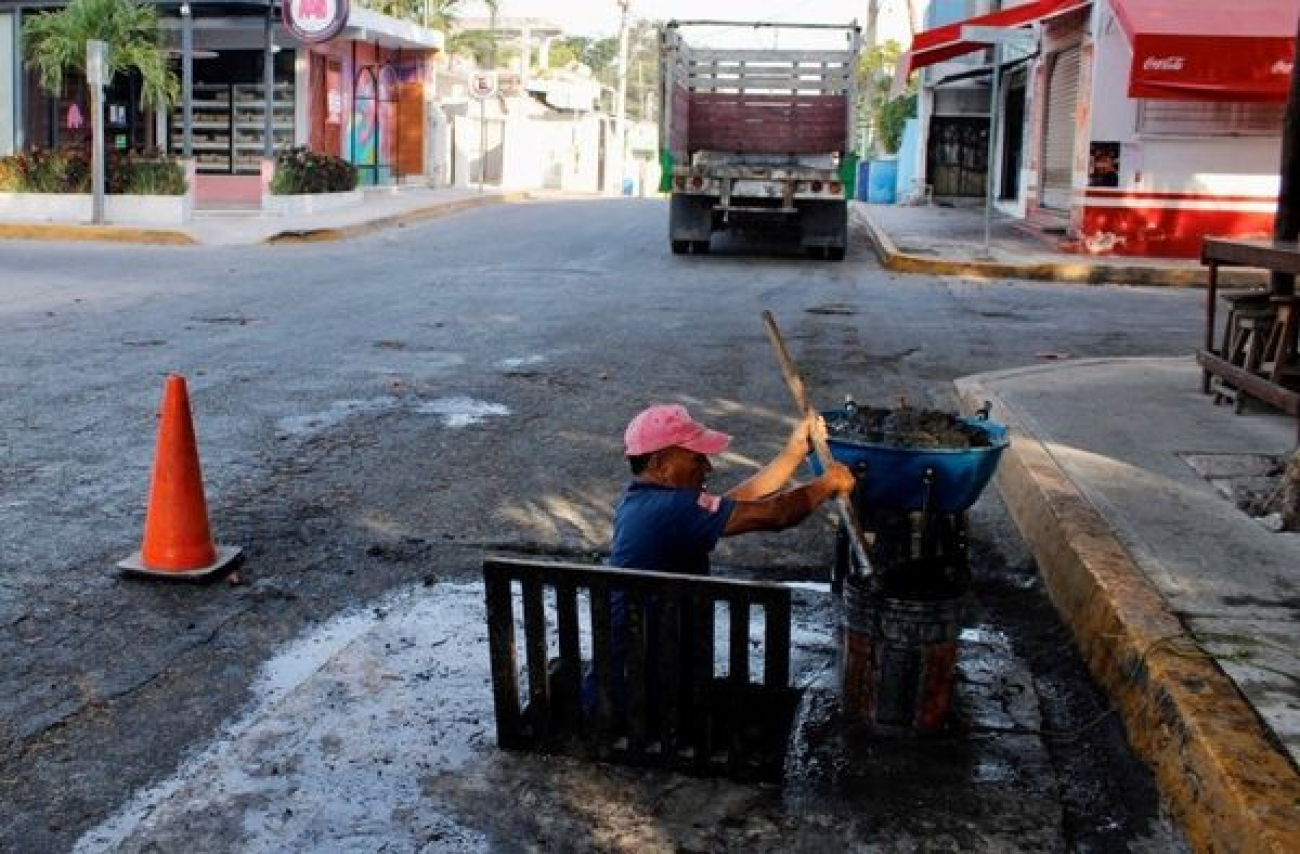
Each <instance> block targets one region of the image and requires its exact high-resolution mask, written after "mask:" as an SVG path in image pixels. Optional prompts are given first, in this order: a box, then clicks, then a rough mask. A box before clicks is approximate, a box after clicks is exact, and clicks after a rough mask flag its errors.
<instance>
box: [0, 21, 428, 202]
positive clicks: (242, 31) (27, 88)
mask: <svg viewBox="0 0 1300 854" xmlns="http://www.w3.org/2000/svg"><path fill="white" fill-rule="evenodd" d="M157 5H158V8H159V13H160V18H161V27H162V30H163V37H164V43H165V44H166V45H167V49H168V52H169V53H170V54H171V56H172V57H173V60H174V62H175V66H174V70H175V71H176V74H177V76H178V78H179V79H180V80H181V82H182V96H181V99H180V102H179V103H178V104H176V105H175V106H174V107H173V109H172V110H171V111H170V112H169V113H168V114H166V115H159V114H153V113H146V112H144V111H142V110H141V109H140V104H139V92H138V80H137V79H135V76H134V75H129V74H128V75H118V76H117V77H116V78H115V79H114V81H113V83H112V85H111V86H110V87H109V88H108V90H107V92H106V97H105V127H106V131H107V137H106V139H107V142H108V145H109V146H110V147H113V148H118V149H123V150H125V149H132V150H156V151H163V152H166V153H168V154H170V155H172V156H175V157H184V158H190V159H192V160H193V163H194V170H195V180H194V189H195V197H196V204H197V205H198V206H200V207H203V206H237V207H248V206H256V205H258V204H260V200H261V195H262V192H263V190H264V187H265V184H266V182H267V181H268V180H269V177H270V168H269V164H270V162H271V161H272V159H273V157H274V155H275V152H276V151H278V150H280V149H282V148H284V147H285V146H289V145H310V146H311V147H312V148H313V149H314V150H317V151H320V152H322V153H328V154H333V155H337V156H340V157H343V158H345V159H347V160H349V161H351V162H353V163H355V164H356V165H357V167H358V169H359V170H360V172H361V176H362V181H363V182H364V183H370V184H383V183H390V182H393V181H395V180H397V179H398V178H399V177H400V176H409V175H420V174H422V173H423V172H424V171H425V164H424V161H423V152H424V148H425V146H424V142H423V134H424V116H425V103H424V99H425V95H424V92H425V86H424V81H425V80H426V79H427V77H428V75H429V73H430V64H431V59H432V57H433V56H435V55H436V54H437V52H438V51H440V50H441V48H442V44H443V37H442V35H441V34H440V33H437V32H434V31H431V30H427V29H424V28H423V27H419V26H417V25H415V24H412V23H410V22H407V21H400V20H397V19H394V18H390V17H388V16H385V15H380V14H378V13H375V12H372V11H370V10H367V9H360V8H357V9H349V8H348V6H347V4H346V2H340V0H287V2H286V4H285V5H286V6H287V7H288V10H287V18H286V9H285V8H282V4H281V3H280V2H279V0H194V2H188V3H167V2H164V3H158V4H157ZM299 7H301V13H300V17H301V18H302V19H303V20H304V21H305V22H306V26H297V25H295V23H296V22H295V20H294V10H295V8H299ZM57 8H59V5H57V4H42V3H39V2H38V3H32V2H22V3H15V2H12V0H0V51H4V50H5V49H6V47H7V48H8V50H9V51H11V52H12V59H10V60H9V61H7V62H5V64H4V67H5V69H6V70H8V72H9V76H10V77H11V78H12V80H11V81H10V83H9V86H8V88H9V90H10V94H9V97H8V98H7V99H6V98H4V97H3V96H4V94H5V88H6V87H5V84H6V79H7V78H6V77H5V76H4V73H3V72H0V151H3V150H4V149H3V146H4V145H5V144H6V141H8V143H9V145H10V147H11V149H12V150H20V149H23V148H28V147H33V146H40V147H53V146H58V145H64V144H80V143H84V142H85V141H86V140H87V139H88V134H89V129H90V122H89V116H88V115H87V106H86V104H87V92H86V86H85V81H84V79H83V78H82V77H81V75H80V74H70V75H68V78H67V80H66V83H65V86H64V91H63V92H62V93H60V94H59V96H58V97H55V96H52V95H51V94H49V93H48V92H46V91H44V90H43V89H42V88H41V87H40V85H39V82H38V81H37V79H36V75H35V74H34V73H32V72H31V71H30V70H29V69H28V68H26V66H25V64H24V63H23V62H22V61H21V58H20V50H21V48H20V44H21V41H20V38H19V35H20V33H21V28H22V20H23V17H24V16H28V15H33V14H40V13H41V12H43V11H46V10H51V9H57ZM331 16H334V19H333V20H332V22H331V21H330V20H329V19H330V17H331ZM316 19H319V20H320V21H322V22H324V23H326V24H328V26H321V27H314V26H313V25H314V24H315V23H317V20H316ZM7 32H9V37H8V38H6V33H7ZM0 58H3V53H0ZM6 104H7V105H9V108H8V109H5V108H4V107H5V106H6ZM6 117H8V121H9V126H10V127H11V128H12V129H11V130H10V131H9V132H8V134H7V136H6V134H5V129H6V124H5V121H6Z"/></svg>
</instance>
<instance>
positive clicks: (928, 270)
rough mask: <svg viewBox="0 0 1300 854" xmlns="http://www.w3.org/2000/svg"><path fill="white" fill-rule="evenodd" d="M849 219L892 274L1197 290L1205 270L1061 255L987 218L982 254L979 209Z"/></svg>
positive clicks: (1246, 275)
mask: <svg viewBox="0 0 1300 854" xmlns="http://www.w3.org/2000/svg"><path fill="white" fill-rule="evenodd" d="M849 210H850V219H851V222H852V224H853V225H854V226H856V227H857V228H858V229H860V230H861V232H862V233H863V235H864V236H865V238H866V239H867V241H868V244H869V245H870V246H871V248H872V250H874V251H875V253H876V256H877V257H878V258H879V259H880V263H881V264H882V265H883V266H884V267H886V268H887V269H890V270H894V271H896V272H900V273H923V274H929V275H936V276H968V277H971V278H981V279H1036V280H1040V281H1059V282H1079V283H1090V284H1124V285H1165V286H1171V287H1199V286H1202V285H1204V284H1205V282H1206V270H1205V267H1203V266H1202V265H1201V264H1200V262H1199V261H1182V260H1166V259H1155V258H1126V257H1123V256H1110V255H1105V254H1095V255H1094V254H1089V253H1088V252H1086V251H1080V252H1066V251H1062V250H1061V249H1060V248H1059V243H1060V242H1061V238H1060V237H1059V236H1056V235H1043V234H1037V233H1035V232H1034V231H1033V230H1032V229H1029V228H1027V227H1026V226H1025V224H1024V223H1023V222H1022V221H1020V220H1017V219H1012V218H1010V217H1007V216H1004V215H1003V214H1001V213H999V212H997V211H994V213H993V217H992V219H991V221H990V228H989V243H988V250H989V251H988V253H987V254H986V253H985V251H984V208H983V206H979V207H973V208H972V207H963V208H956V207H940V206H938V205H922V206H915V207H913V206H908V205H869V204H865V203H863V202H852V203H850V209H849ZM1219 278H1220V281H1221V282H1223V283H1224V284H1232V285H1243V284H1256V283H1260V282H1263V281H1264V278H1263V274H1261V273H1258V272H1257V271H1254V270H1240V269H1224V270H1221V271H1220V274H1219Z"/></svg>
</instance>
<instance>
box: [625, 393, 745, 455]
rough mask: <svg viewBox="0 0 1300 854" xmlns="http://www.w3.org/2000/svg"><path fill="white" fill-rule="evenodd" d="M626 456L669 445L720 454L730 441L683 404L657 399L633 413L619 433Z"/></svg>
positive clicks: (728, 437)
mask: <svg viewBox="0 0 1300 854" xmlns="http://www.w3.org/2000/svg"><path fill="white" fill-rule="evenodd" d="M623 444H624V445H625V446H626V447H627V456H629V457H639V456H641V455H642V454H653V453H654V452H655V451H662V450H663V449H664V448H671V447H673V446H676V447H679V448H685V449H686V450H688V451H694V452H695V453H697V454H720V453H722V452H723V451H725V450H726V449H727V446H728V445H730V444H731V437H730V436H728V435H727V434H726V433H719V432H718V431H717V430H710V429H709V428H707V427H705V426H704V425H703V424H701V423H700V422H698V421H696V420H695V419H694V418H692V417H691V414H690V413H689V412H687V411H686V407H685V406H682V405H680V404H677V403H661V404H658V405H656V406H651V407H650V408H648V409H644V410H642V411H641V412H639V413H638V414H637V416H636V417H635V418H633V419H632V421H631V422H630V423H629V424H628V425H627V430H626V431H625V432H624V433H623Z"/></svg>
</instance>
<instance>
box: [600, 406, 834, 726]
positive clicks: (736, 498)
mask: <svg viewBox="0 0 1300 854" xmlns="http://www.w3.org/2000/svg"><path fill="white" fill-rule="evenodd" d="M814 431H817V432H814ZM816 435H820V436H821V437H822V438H825V435H826V426H825V424H824V423H823V422H822V419H821V417H820V416H818V415H815V414H810V415H809V416H808V417H806V418H804V419H802V420H801V421H799V422H798V423H797V424H796V425H795V427H794V429H793V430H792V431H791V432H790V436H789V438H788V439H787V440H786V443H785V447H784V448H782V449H781V452H780V453H778V454H777V455H776V456H775V457H774V458H773V459H772V461H771V462H769V463H768V464H767V465H765V466H764V467H763V468H762V469H760V470H759V471H758V472H756V473H755V474H754V475H752V476H751V477H749V478H748V479H746V480H745V481H744V482H743V483H740V484H739V485H737V486H735V487H733V488H732V489H730V490H728V491H727V492H725V493H722V494H717V493H713V492H710V491H709V489H708V483H707V480H708V476H709V473H710V472H712V471H713V466H712V464H711V463H710V462H709V456H710V455H713V454H720V453H722V452H723V451H725V450H726V449H727V447H728V446H729V445H730V444H731V437H730V436H729V435H727V434H726V433H721V432H718V431H717V430H710V429H709V428H707V427H705V426H704V425H703V424H701V423H700V422H698V421H696V420H695V419H694V418H692V417H691V414H690V413H689V412H688V411H687V410H686V407H684V406H681V405H679V404H658V405H655V406H651V407H649V408H647V409H645V410H643V411H641V412H640V413H638V414H637V415H636V417H635V418H633V419H632V421H631V422H630V423H629V424H628V426H627V430H626V431H625V432H624V434H623V441H624V446H625V454H626V456H627V459H628V463H629V465H630V466H631V469H632V481H631V482H630V483H629V484H628V486H627V490H626V491H625V492H624V493H623V497H622V499H621V500H620V501H619V503H618V507H617V509H616V510H615V512H614V539H613V543H612V546H611V550H610V551H611V553H610V563H611V564H612V565H613V566H617V567H621V568H625V569H643V570H652V571H655V572H669V573H685V574H693V575H708V574H709V554H710V553H711V552H712V551H713V549H714V547H716V546H717V544H718V540H720V539H721V538H722V537H730V536H735V535H737V534H748V533H752V532H755V531H781V530H784V529H786V528H789V527H792V526H794V525H797V524H799V523H800V522H802V521H803V520H804V519H806V518H808V516H810V515H811V514H812V513H813V511H815V510H816V509H817V508H818V507H820V506H821V505H822V504H824V503H825V502H826V501H829V500H831V499H833V498H835V497H837V496H840V495H844V496H848V495H850V494H851V493H852V491H853V486H854V478H853V473H852V472H851V471H849V469H848V468H847V467H846V466H844V465H841V464H840V463H838V462H837V463H833V464H832V465H831V467H830V469H829V470H828V471H826V472H825V473H824V474H822V475H821V476H820V477H818V478H816V479H815V480H812V481H811V482H809V483H806V484H802V485H800V486H791V485H790V479H791V478H792V477H793V476H794V474H795V472H796V471H797V470H798V468H799V466H800V465H801V464H803V462H804V460H806V459H807V457H808V453H809V450H810V442H811V440H812V438H813V437H814V436H816ZM611 600H612V601H611V610H612V628H613V638H612V641H613V643H612V647H613V649H612V652H613V655H612V656H611V657H612V664H613V670H614V673H613V684H612V685H611V686H610V689H611V691H610V693H611V694H612V695H613V699H614V703H615V706H616V713H617V714H619V715H621V714H622V709H623V706H624V705H625V702H626V698H625V696H624V695H625V690H624V682H625V680H624V673H623V665H624V660H625V648H626V614H625V608H624V604H625V603H624V599H623V596H622V594H621V593H617V592H616V593H615V594H614V596H612V597H611ZM688 617H689V615H683V618H688ZM655 622H656V621H654V620H651V621H650V628H652V629H653V628H654V625H655ZM683 634H684V635H685V636H689V633H687V632H684V633H683ZM648 642H649V650H650V653H651V654H653V652H654V650H655V648H656V646H657V638H655V637H654V636H653V635H651V636H650V637H649V638H648ZM651 671H652V672H653V668H651ZM687 676H688V675H687V674H683V682H684V683H689V681H690V680H689V678H687ZM595 701H596V686H595V680H594V678H593V676H592V674H590V673H588V674H586V675H585V677H584V679H583V706H584V710H585V711H587V712H588V713H590V712H591V711H592V710H593V709H594V707H595Z"/></svg>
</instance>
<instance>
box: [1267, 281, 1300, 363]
mask: <svg viewBox="0 0 1300 854" xmlns="http://www.w3.org/2000/svg"><path fill="white" fill-rule="evenodd" d="M1272 303H1273V309H1274V311H1275V312H1276V319H1275V321H1274V322H1273V324H1272V327H1271V328H1270V329H1269V332H1268V338H1267V339H1266V340H1265V342H1264V350H1263V353H1262V354H1261V356H1260V365H1259V369H1260V370H1262V371H1263V372H1265V373H1267V374H1268V377H1269V379H1270V380H1272V381H1273V382H1275V383H1281V382H1282V378H1283V374H1284V373H1286V371H1287V368H1288V367H1289V366H1290V364H1291V362H1292V361H1294V360H1295V357H1296V333H1297V329H1298V328H1300V318H1298V317H1297V315H1300V310H1298V309H1300V305H1297V303H1300V297H1297V296H1295V295H1288V296H1275V297H1273V298H1272Z"/></svg>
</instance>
